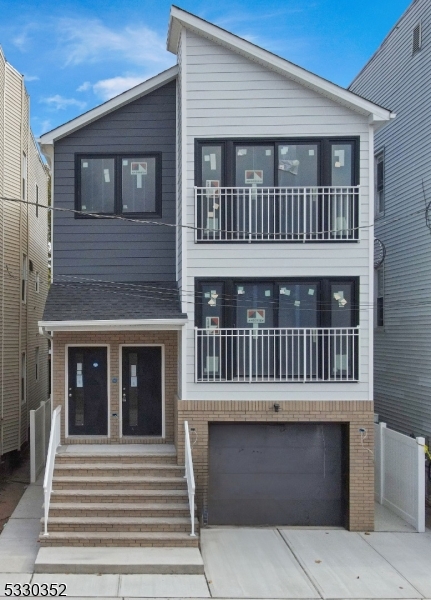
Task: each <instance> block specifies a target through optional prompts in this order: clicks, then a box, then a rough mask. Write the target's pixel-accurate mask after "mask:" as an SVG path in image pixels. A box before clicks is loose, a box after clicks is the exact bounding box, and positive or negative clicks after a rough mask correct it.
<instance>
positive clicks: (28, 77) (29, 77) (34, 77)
mask: <svg viewBox="0 0 431 600" xmlns="http://www.w3.org/2000/svg"><path fill="white" fill-rule="evenodd" d="M24 79H25V80H26V81H38V80H39V77H38V76H37V75H24Z"/></svg>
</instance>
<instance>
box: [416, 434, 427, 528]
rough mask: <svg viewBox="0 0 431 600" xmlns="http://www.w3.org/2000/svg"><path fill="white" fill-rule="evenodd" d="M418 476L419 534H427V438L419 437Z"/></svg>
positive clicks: (417, 439)
mask: <svg viewBox="0 0 431 600" xmlns="http://www.w3.org/2000/svg"><path fill="white" fill-rule="evenodd" d="M416 443H417V457H418V465H417V474H418V498H417V501H418V509H417V518H418V521H417V530H418V533H424V532H425V452H424V446H425V438H423V437H417V438H416Z"/></svg>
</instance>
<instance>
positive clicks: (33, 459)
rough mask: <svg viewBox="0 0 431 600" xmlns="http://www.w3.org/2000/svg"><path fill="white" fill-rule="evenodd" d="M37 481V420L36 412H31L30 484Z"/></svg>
mask: <svg viewBox="0 0 431 600" xmlns="http://www.w3.org/2000/svg"><path fill="white" fill-rule="evenodd" d="M35 481H36V419H35V414H34V410H31V411H30V483H34V482H35Z"/></svg>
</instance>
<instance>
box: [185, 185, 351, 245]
mask: <svg viewBox="0 0 431 600" xmlns="http://www.w3.org/2000/svg"><path fill="white" fill-rule="evenodd" d="M194 189H195V226H196V229H195V241H197V242H295V241H296V242H333V241H343V240H344V241H356V240H358V239H359V229H358V225H359V223H358V218H359V186H313V187H310V186H309V187H195V188H194Z"/></svg>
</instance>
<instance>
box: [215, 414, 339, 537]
mask: <svg viewBox="0 0 431 600" xmlns="http://www.w3.org/2000/svg"><path fill="white" fill-rule="evenodd" d="M344 428H345V426H344V425H341V424H338V423H325V424H322V423H287V424H267V423H229V424H225V423H213V424H211V425H210V436H209V490H208V523H209V524H210V525H309V526H310V525H321V526H344V525H345V521H346V518H347V508H346V505H347V494H346V491H347V474H346V465H347V456H346V449H347V447H348V445H347V430H345V429H344Z"/></svg>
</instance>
